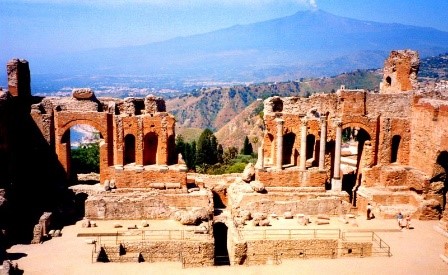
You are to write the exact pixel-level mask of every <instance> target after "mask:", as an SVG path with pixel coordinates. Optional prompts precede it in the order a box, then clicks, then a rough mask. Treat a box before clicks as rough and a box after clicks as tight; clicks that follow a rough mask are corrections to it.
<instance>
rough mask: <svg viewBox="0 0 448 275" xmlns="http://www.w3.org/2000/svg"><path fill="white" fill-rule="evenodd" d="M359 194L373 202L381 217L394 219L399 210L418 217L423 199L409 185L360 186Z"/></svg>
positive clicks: (375, 211) (377, 214)
mask: <svg viewBox="0 0 448 275" xmlns="http://www.w3.org/2000/svg"><path fill="white" fill-rule="evenodd" d="M358 195H360V196H362V197H365V198H367V199H368V201H370V202H372V204H373V207H374V209H373V212H374V213H375V215H376V216H377V217H379V218H383V219H393V218H395V217H396V216H397V213H398V212H401V213H402V214H403V215H408V214H409V215H411V217H413V218H418V217H419V215H420V209H419V205H420V204H421V201H422V199H421V198H420V196H419V195H418V194H417V193H416V192H414V191H411V190H410V189H409V187H407V186H390V187H370V188H365V187H360V189H359V190H358Z"/></svg>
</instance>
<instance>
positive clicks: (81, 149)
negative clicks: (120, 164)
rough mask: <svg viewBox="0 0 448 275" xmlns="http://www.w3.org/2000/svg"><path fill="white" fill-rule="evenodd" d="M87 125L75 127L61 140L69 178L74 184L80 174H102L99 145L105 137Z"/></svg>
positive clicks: (67, 131) (68, 130)
mask: <svg viewBox="0 0 448 275" xmlns="http://www.w3.org/2000/svg"><path fill="white" fill-rule="evenodd" d="M85 125H87V124H82V123H80V124H75V125H73V126H72V127H70V128H68V129H67V130H66V131H65V132H64V134H63V135H62V138H61V143H60V144H61V145H62V146H64V148H65V149H66V151H65V152H64V155H65V158H64V160H65V163H64V164H65V168H66V173H67V178H68V179H70V181H72V182H77V180H78V178H77V176H78V174H88V173H100V170H99V169H100V167H99V163H100V159H101V156H100V150H99V143H100V141H101V140H103V136H102V135H101V134H99V132H98V130H97V129H96V128H95V127H92V126H90V125H88V126H89V127H86V126H85ZM97 135H99V136H97ZM81 137H82V139H80V138H81ZM103 157H104V156H103ZM83 181H84V180H83Z"/></svg>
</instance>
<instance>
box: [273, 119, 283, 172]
mask: <svg viewBox="0 0 448 275" xmlns="http://www.w3.org/2000/svg"><path fill="white" fill-rule="evenodd" d="M275 122H276V123H277V161H276V164H277V165H276V166H277V169H278V170H282V164H283V123H285V121H284V120H283V119H281V118H277V119H276V120H275Z"/></svg>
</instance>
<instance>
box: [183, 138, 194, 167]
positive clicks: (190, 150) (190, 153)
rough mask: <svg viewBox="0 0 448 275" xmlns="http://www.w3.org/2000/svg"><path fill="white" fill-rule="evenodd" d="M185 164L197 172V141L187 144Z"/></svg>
mask: <svg viewBox="0 0 448 275" xmlns="http://www.w3.org/2000/svg"><path fill="white" fill-rule="evenodd" d="M184 160H185V164H186V165H187V167H188V169H191V170H195V167H196V141H194V140H193V141H192V142H191V143H186V144H185V156H184Z"/></svg>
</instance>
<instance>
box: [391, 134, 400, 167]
mask: <svg viewBox="0 0 448 275" xmlns="http://www.w3.org/2000/svg"><path fill="white" fill-rule="evenodd" d="M400 141H401V136H399V135H395V136H393V137H392V146H391V156H390V162H391V163H394V162H397V161H398V149H399V148H400Z"/></svg>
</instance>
